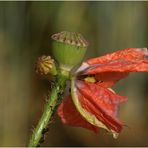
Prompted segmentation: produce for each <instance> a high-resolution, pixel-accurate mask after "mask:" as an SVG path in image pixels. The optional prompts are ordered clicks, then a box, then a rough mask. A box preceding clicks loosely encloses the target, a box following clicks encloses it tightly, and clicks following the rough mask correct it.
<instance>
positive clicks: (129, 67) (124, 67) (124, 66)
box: [84, 59, 148, 74]
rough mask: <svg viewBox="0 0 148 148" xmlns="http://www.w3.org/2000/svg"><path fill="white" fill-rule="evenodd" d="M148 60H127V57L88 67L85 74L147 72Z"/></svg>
mask: <svg viewBox="0 0 148 148" xmlns="http://www.w3.org/2000/svg"><path fill="white" fill-rule="evenodd" d="M147 71H148V60H139V61H138V60H137V61H127V60H126V59H125V60H124V59H122V60H116V61H111V62H109V63H107V64H102V65H96V66H95V67H94V66H93V67H91V66H90V68H88V69H87V70H86V71H84V74H98V73H101V72H127V73H129V72H147Z"/></svg>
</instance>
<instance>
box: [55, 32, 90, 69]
mask: <svg viewBox="0 0 148 148" xmlns="http://www.w3.org/2000/svg"><path fill="white" fill-rule="evenodd" d="M52 39H53V40H54V42H53V48H52V52H53V55H54V57H55V59H56V60H57V62H58V63H59V66H60V68H62V69H64V70H67V71H70V70H71V69H72V68H73V67H74V66H76V65H77V64H78V63H80V62H81V61H82V59H83V57H84V54H85V52H86V48H87V46H88V43H87V42H86V40H85V39H84V38H83V36H82V35H81V34H79V33H74V32H67V31H63V32H60V33H57V34H54V35H52Z"/></svg>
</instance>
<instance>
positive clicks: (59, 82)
mask: <svg viewBox="0 0 148 148" xmlns="http://www.w3.org/2000/svg"><path fill="white" fill-rule="evenodd" d="M67 79H68V73H66V72H64V71H61V72H60V73H59V74H58V75H57V78H56V80H55V83H54V86H53V88H52V90H51V92H50V96H49V99H48V101H47V103H46V104H45V108H44V111H43V114H42V117H41V119H40V120H39V122H38V125H37V126H36V128H35V129H34V131H33V134H32V136H31V138H30V141H29V145H28V146H29V147H37V146H39V145H40V142H41V140H42V139H41V138H42V137H43V136H44V133H45V130H46V128H47V126H48V124H49V121H50V119H51V117H52V116H53V114H54V112H55V110H56V106H57V104H58V103H59V101H60V100H61V97H62V94H63V92H64V89H65V86H66V81H67Z"/></svg>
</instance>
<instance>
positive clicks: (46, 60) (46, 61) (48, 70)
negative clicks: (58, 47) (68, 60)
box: [35, 55, 57, 76]
mask: <svg viewBox="0 0 148 148" xmlns="http://www.w3.org/2000/svg"><path fill="white" fill-rule="evenodd" d="M35 71H36V73H38V74H39V75H42V76H43V75H44V76H45V75H48V74H51V75H56V74H57V71H56V66H55V63H54V60H53V59H52V58H51V57H50V56H45V55H43V56H41V57H39V58H38V60H37V62H36V65H35Z"/></svg>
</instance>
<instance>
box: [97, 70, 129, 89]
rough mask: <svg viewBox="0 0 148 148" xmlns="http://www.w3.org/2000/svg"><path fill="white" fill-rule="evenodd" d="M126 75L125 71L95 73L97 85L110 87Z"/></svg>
mask: <svg viewBox="0 0 148 148" xmlns="http://www.w3.org/2000/svg"><path fill="white" fill-rule="evenodd" d="M127 76H128V73H127V72H101V73H99V74H97V75H95V79H96V80H97V81H98V83H97V84H98V85H100V86H102V87H111V86H113V85H114V84H115V83H116V82H117V81H119V80H120V79H122V78H125V77H127Z"/></svg>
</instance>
